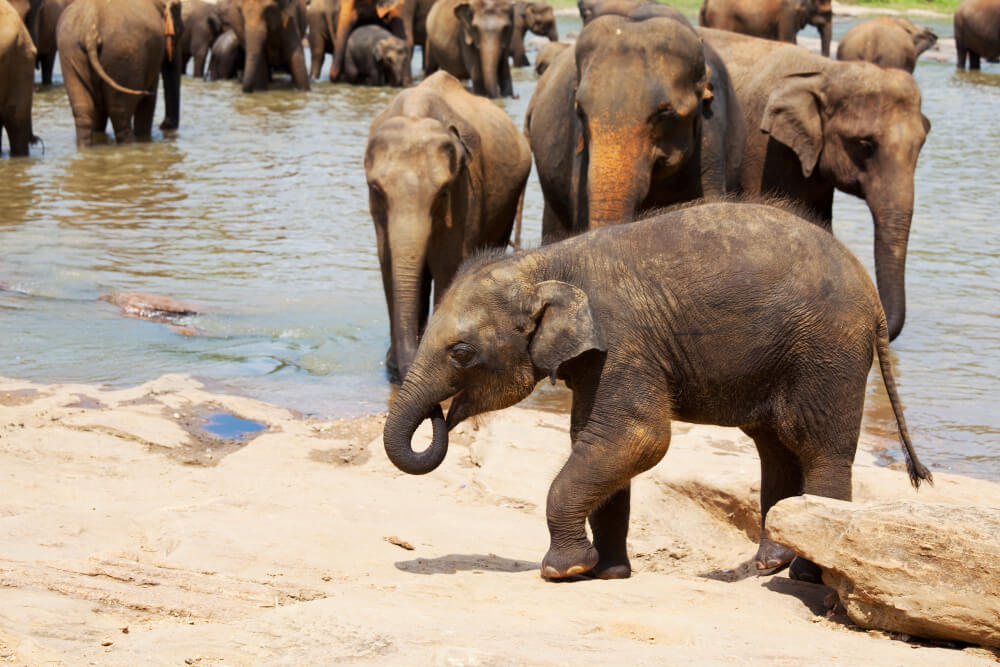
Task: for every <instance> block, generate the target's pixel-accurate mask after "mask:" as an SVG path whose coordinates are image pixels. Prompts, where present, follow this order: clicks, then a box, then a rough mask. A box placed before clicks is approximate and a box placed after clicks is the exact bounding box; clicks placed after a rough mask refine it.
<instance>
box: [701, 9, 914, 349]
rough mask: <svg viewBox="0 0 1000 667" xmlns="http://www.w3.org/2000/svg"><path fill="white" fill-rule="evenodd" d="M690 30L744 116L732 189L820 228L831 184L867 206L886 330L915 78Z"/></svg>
mask: <svg viewBox="0 0 1000 667" xmlns="http://www.w3.org/2000/svg"><path fill="white" fill-rule="evenodd" d="M700 32H701V34H702V36H703V37H704V39H705V42H706V43H707V44H710V45H712V46H713V47H715V48H716V49H717V50H718V52H719V53H720V54H721V55H722V58H723V60H725V62H726V67H728V68H729V73H730V74H731V75H732V77H733V85H734V86H735V88H736V95H737V96H738V98H739V101H740V106H741V107H742V108H743V113H744V115H745V117H746V122H747V128H748V131H747V135H746V136H747V143H746V154H745V158H744V160H743V169H742V174H741V178H740V182H741V186H742V188H743V189H744V190H745V191H747V192H751V193H764V194H775V195H780V196H783V197H790V198H791V199H794V200H796V201H799V202H801V203H802V204H804V205H805V206H806V207H808V208H809V210H810V211H811V212H812V214H813V215H814V216H815V217H816V219H818V220H819V221H820V222H821V224H823V225H824V226H825V227H827V228H830V229H832V220H833V192H834V190H840V191H842V192H846V193H847V194H850V195H854V196H855V197H860V198H862V199H864V200H865V202H866V203H867V204H868V208H869V210H870V211H871V214H872V218H873V220H874V223H875V273H876V277H877V282H878V290H879V296H881V297H882V304H883V305H884V306H885V313H886V316H887V317H888V320H889V336H890V338H895V337H896V336H898V335H899V332H900V330H901V329H902V328H903V321H904V319H905V317H906V290H905V281H904V278H905V265H906V247H907V242H908V238H909V234H910V222H911V220H912V218H913V178H914V171H915V170H916V166H917V157H918V155H919V154H920V149H921V147H922V146H923V145H924V140H925V139H926V138H927V133H928V132H929V131H930V121H928V120H927V118H926V117H925V116H924V115H923V114H922V113H921V112H920V89H919V88H918V87H917V83H916V81H914V80H913V77H912V76H911V75H910V74H908V73H907V72H904V71H901V70H898V69H882V68H881V67H877V66H875V65H872V64H870V63H866V62H858V61H848V62H842V61H838V60H831V59H829V58H823V57H821V56H818V55H816V54H814V53H812V52H811V51H809V50H808V49H805V48H802V47H798V46H791V45H783V44H778V43H775V42H769V41H767V40H763V39H756V38H754V37H746V36H743V35H737V34H734V33H731V32H723V31H721V30H709V29H704V28H703V29H701V30H700Z"/></svg>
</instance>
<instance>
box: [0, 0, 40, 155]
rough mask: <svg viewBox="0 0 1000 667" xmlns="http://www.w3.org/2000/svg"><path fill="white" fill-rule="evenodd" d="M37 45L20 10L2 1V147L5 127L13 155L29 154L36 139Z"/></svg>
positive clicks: (0, 117)
mask: <svg viewBox="0 0 1000 667" xmlns="http://www.w3.org/2000/svg"><path fill="white" fill-rule="evenodd" d="M34 92H35V47H34V45H33V44H32V43H31V35H30V34H29V33H28V29H27V28H26V27H25V26H24V23H23V22H22V21H21V18H20V17H19V16H18V14H17V11H16V10H15V9H14V8H13V7H11V6H10V5H9V4H7V3H2V4H0V147H2V140H3V134H4V132H5V131H6V133H7V141H8V142H9V144H10V155H11V157H24V156H26V155H28V145H29V144H31V143H33V142H34V141H36V140H37V137H35V136H34V134H33V132H32V129H31V100H32V97H33V95H34Z"/></svg>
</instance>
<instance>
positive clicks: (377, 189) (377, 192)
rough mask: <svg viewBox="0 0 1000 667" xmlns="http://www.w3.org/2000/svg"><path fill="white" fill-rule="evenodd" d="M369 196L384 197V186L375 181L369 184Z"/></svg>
mask: <svg viewBox="0 0 1000 667" xmlns="http://www.w3.org/2000/svg"><path fill="white" fill-rule="evenodd" d="M368 194H370V195H371V196H372V197H384V196H385V191H384V190H383V189H382V186H380V185H379V184H378V183H375V182H374V181H373V182H371V183H369V184H368Z"/></svg>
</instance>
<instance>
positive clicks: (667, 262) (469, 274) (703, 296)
mask: <svg viewBox="0 0 1000 667" xmlns="http://www.w3.org/2000/svg"><path fill="white" fill-rule="evenodd" d="M775 248H781V252H775ZM887 333H888V332H887V328H886V321H885V315H884V314H883V312H882V308H881V305H880V303H879V297H878V294H877V293H876V291H875V289H874V286H873V285H872V283H871V280H870V279H869V278H868V275H867V274H866V272H865V269H864V268H863V267H862V266H861V264H860V263H859V262H858V261H857V259H856V258H855V257H854V256H853V255H852V254H851V252H850V251H849V250H848V249H847V248H845V247H844V246H843V245H841V244H840V243H839V242H838V241H837V240H836V239H835V238H834V237H833V235H832V234H829V233H827V232H826V231H825V230H823V229H821V228H820V227H818V226H816V225H813V224H810V223H809V222H807V221H805V220H803V219H801V218H798V217H796V216H794V215H792V214H790V213H787V212H785V211H782V210H780V209H777V208H774V207H772V206H762V205H755V204H739V203H719V204H703V205H700V206H693V207H690V208H686V209H682V210H679V211H673V212H668V213H665V214H661V215H659V216H657V217H655V218H652V219H648V220H642V221H639V222H635V223H633V224H630V225H618V226H614V227H607V228H603V229H598V230H594V231H592V232H589V233H587V234H584V235H581V236H577V237H575V238H572V239H568V240H566V241H563V242H561V243H556V244H552V245H548V246H543V247H541V248H539V249H536V250H530V251H526V252H520V253H516V254H514V255H513V256H508V257H505V258H502V259H490V258H486V259H485V260H483V259H480V261H477V262H472V263H470V264H469V265H468V266H466V267H464V268H463V270H462V271H461V272H460V274H459V275H458V276H457V277H456V279H455V281H454V283H452V286H451V288H450V289H449V290H448V293H447V294H445V297H444V299H443V300H442V301H441V303H440V304H439V306H438V308H437V309H436V310H435V312H434V315H433V316H432V317H431V319H430V322H429V323H428V325H427V329H426V331H425V332H424V336H423V338H422V339H421V341H420V347H419V349H418V350H417V355H416V358H415V359H414V361H413V365H412V366H411V367H410V371H409V373H408V374H407V376H406V379H405V380H404V382H403V385H402V386H401V387H400V390H399V393H398V394H397V396H396V399H395V401H394V402H393V404H392V406H391V408H390V410H389V416H388V419H387V420H386V424H385V432H384V444H385V449H386V453H387V454H388V456H389V459H390V460H391V461H392V462H393V463H394V464H395V465H396V466H397V467H399V468H400V469H401V470H403V471H405V472H408V473H411V474H425V473H428V472H430V471H431V470H433V469H434V468H435V467H436V466H437V465H439V464H440V463H441V461H443V459H444V456H445V454H446V452H447V446H448V436H447V430H448V429H451V428H454V427H455V426H456V425H457V424H459V423H461V422H462V421H463V420H465V419H468V418H470V417H474V416H476V415H478V414H482V413H484V412H489V411H492V410H499V409H502V408H505V407H508V406H510V405H513V404H515V403H517V402H518V401H520V400H522V399H524V398H526V397H527V396H528V395H529V394H530V393H531V391H532V390H533V389H534V387H535V385H536V384H537V383H538V382H539V381H540V380H542V379H544V378H548V377H552V378H560V379H563V380H565V381H566V385H567V386H568V387H569V388H570V389H571V390H572V391H573V407H572V416H571V425H570V437H571V439H572V447H571V453H570V456H569V459H568V460H567V461H566V464H565V465H564V466H563V468H562V470H561V471H559V473H558V474H557V475H556V477H555V480H554V481H553V482H552V486H551V488H550V489H549V495H548V502H547V507H546V518H547V521H548V527H549V534H550V537H551V542H550V546H549V551H548V553H547V554H546V555H545V558H544V560H543V561H542V576H543V577H545V578H547V579H562V578H565V577H570V576H573V575H578V574H584V573H589V574H590V575H591V576H595V577H600V578H606V579H617V578H624V577H628V576H630V574H631V566H630V563H629V559H628V553H627V549H626V536H627V533H628V518H629V504H630V493H629V484H630V480H631V479H632V477H634V476H635V475H638V474H639V473H641V472H643V471H645V470H648V469H650V468H651V467H653V466H654V465H656V464H657V463H658V462H659V461H660V459H661V458H662V457H663V455H664V454H665V453H666V451H667V447H668V445H669V444H670V422H671V420H673V419H677V420H680V421H687V422H694V423H700V424H718V425H720V426H730V427H738V428H741V429H742V430H743V431H744V432H745V433H746V434H747V435H749V436H750V437H751V438H753V440H754V443H755V444H756V446H757V451H758V453H759V455H760V461H761V492H760V493H761V495H760V505H761V514H762V528H763V519H764V518H765V517H766V516H767V511H768V510H769V509H770V508H771V507H772V506H773V505H774V504H775V503H776V502H778V501H779V500H781V499H783V498H787V497H789V496H794V495H798V494H802V493H809V494H815V495H821V496H827V497H830V498H838V499H841V500H850V499H851V465H852V462H853V460H854V454H855V450H856V447H857V441H858V435H859V433H860V430H861V419H862V415H863V411H864V401H865V389H866V385H867V378H868V373H869V370H870V368H871V364H872V359H873V356H874V355H873V353H874V352H875V351H877V353H878V362H879V368H880V370H881V373H882V377H883V379H884V382H885V386H886V390H887V393H888V395H889V399H890V402H891V404H892V408H893V412H894V414H895V417H896V422H897V425H898V427H899V433H900V439H901V441H902V443H903V451H904V455H905V458H906V461H907V465H908V469H909V473H910V479H911V481H912V483H913V485H914V486H918V485H919V483H920V481H921V480H928V481H930V480H931V474H930V472H929V471H928V470H927V469H926V468H925V467H924V466H923V465H922V464H921V463H920V462H919V461H918V460H917V458H916V454H915V453H914V452H913V447H912V444H911V443H910V439H909V436H908V434H907V431H906V425H905V421H904V419H903V413H902V408H901V404H900V401H899V397H898V395H897V392H896V387H895V381H894V379H893V375H892V370H891V364H890V354H889V340H888V335H887ZM449 398H450V399H451V406H450V408H449V410H448V417H447V420H444V419H443V418H442V417H441V409H440V404H441V403H442V402H443V401H446V400H448V399H449ZM428 416H431V419H432V422H433V424H434V440H433V442H432V443H431V445H430V447H428V448H427V449H426V450H424V451H422V452H420V453H416V452H414V451H413V448H412V445H411V441H412V437H413V434H414V432H415V430H416V428H417V427H418V426H419V425H420V423H421V422H423V420H424V419H425V418H427V417H428ZM587 521H589V523H590V527H591V530H592V533H593V536H594V541H593V543H591V542H590V540H589V539H588V537H587V533H586V532H585V523H586V522H587ZM763 535H764V537H763V538H762V540H761V543H760V547H759V549H758V552H757V556H756V561H757V567H758V568H759V569H761V570H768V569H772V568H776V567H780V566H783V565H785V564H786V563H789V562H790V561H792V559H793V558H794V554H793V553H792V552H791V551H789V550H788V549H786V548H784V547H781V546H779V545H778V544H776V543H774V542H772V541H771V540H769V539H768V538H767V533H766V531H765V532H763ZM792 574H793V576H795V577H797V578H801V579H807V580H810V581H818V580H819V577H820V572H819V569H818V568H817V567H816V566H815V565H814V564H812V563H810V562H809V561H805V560H803V559H796V561H795V563H793V564H792Z"/></svg>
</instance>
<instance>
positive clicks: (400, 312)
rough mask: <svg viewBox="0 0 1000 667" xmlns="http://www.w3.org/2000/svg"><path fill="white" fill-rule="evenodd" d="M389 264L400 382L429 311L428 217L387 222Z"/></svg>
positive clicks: (404, 375)
mask: <svg viewBox="0 0 1000 667" xmlns="http://www.w3.org/2000/svg"><path fill="white" fill-rule="evenodd" d="M388 229H389V252H390V254H391V262H392V313H391V325H392V347H393V349H394V350H395V352H396V364H397V366H398V368H399V377H400V379H401V380H402V379H405V378H406V374H407V372H408V370H409V368H410V365H411V364H412V363H413V359H414V358H415V357H416V356H417V345H418V343H419V341H420V334H421V326H422V325H423V323H424V321H425V319H426V317H427V312H428V310H429V309H430V292H431V284H430V275H429V273H428V271H427V268H426V263H427V245H428V243H429V242H430V229H431V220H430V217H429V216H428V217H426V219H423V220H421V219H415V218H414V217H412V216H399V217H397V218H396V219H390V220H389V225H388Z"/></svg>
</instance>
